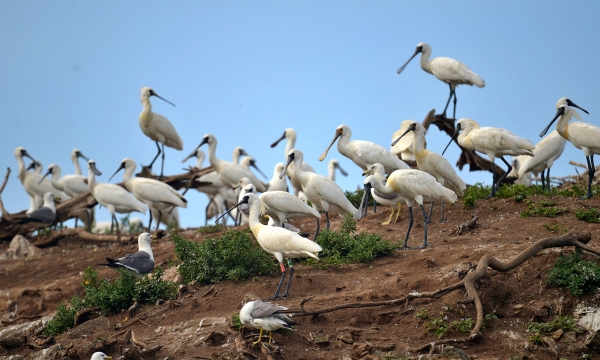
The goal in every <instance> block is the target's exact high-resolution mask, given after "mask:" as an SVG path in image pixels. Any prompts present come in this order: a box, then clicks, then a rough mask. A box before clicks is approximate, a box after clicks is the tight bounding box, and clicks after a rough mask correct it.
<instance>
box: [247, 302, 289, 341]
mask: <svg viewBox="0 0 600 360" xmlns="http://www.w3.org/2000/svg"><path fill="white" fill-rule="evenodd" d="M282 310H287V308H286V307H283V306H279V305H275V304H271V303H270V302H262V301H260V300H254V301H249V302H247V303H246V304H245V305H244V307H242V310H240V321H241V322H242V324H244V325H248V326H253V327H255V328H258V329H260V334H259V335H258V340H256V341H255V342H253V343H252V344H258V343H259V342H261V339H262V334H263V330H266V331H268V332H269V344H270V343H271V342H272V338H273V330H277V329H284V328H285V329H289V330H294V328H293V327H292V326H291V325H293V324H294V323H293V322H292V320H291V319H290V318H289V317H287V316H286V315H285V314H282V313H281V311H282Z"/></svg>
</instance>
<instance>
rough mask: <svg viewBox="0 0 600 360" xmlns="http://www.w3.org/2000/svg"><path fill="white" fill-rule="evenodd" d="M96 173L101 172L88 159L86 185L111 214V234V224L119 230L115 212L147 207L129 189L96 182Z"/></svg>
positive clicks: (140, 210)
mask: <svg viewBox="0 0 600 360" xmlns="http://www.w3.org/2000/svg"><path fill="white" fill-rule="evenodd" d="M96 175H98V176H100V175H102V173H101V172H100V171H99V170H98V169H97V168H96V162H95V161H94V160H88V186H89V187H90V192H91V193H92V196H94V199H96V201H97V202H98V203H99V204H100V205H102V206H104V207H105V208H106V209H107V210H108V212H109V213H110V215H111V217H110V222H111V225H110V233H111V234H112V232H113V224H114V225H116V227H117V231H119V221H118V220H117V217H116V216H115V213H117V212H118V213H130V212H133V211H139V212H141V213H144V214H145V213H146V210H147V209H148V208H147V206H146V204H144V203H143V202H141V201H139V200H138V199H136V198H135V197H134V196H133V195H132V194H131V193H130V192H129V191H127V190H126V189H125V188H123V187H121V186H119V185H115V184H110V183H98V182H96Z"/></svg>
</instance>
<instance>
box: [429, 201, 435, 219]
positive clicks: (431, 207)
mask: <svg viewBox="0 0 600 360" xmlns="http://www.w3.org/2000/svg"><path fill="white" fill-rule="evenodd" d="M433 204H434V202H433V201H432V202H431V206H430V207H429V216H428V218H429V220H431V215H432V214H433Z"/></svg>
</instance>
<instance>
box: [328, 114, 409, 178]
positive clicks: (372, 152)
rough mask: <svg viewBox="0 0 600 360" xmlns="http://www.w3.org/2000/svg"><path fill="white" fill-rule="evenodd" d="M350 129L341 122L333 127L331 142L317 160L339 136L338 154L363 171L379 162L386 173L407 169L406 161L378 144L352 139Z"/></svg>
mask: <svg viewBox="0 0 600 360" xmlns="http://www.w3.org/2000/svg"><path fill="white" fill-rule="evenodd" d="M351 137H352V130H350V127H349V126H348V125H346V124H342V125H340V126H338V127H337V128H336V129H335V136H334V137H333V140H332V141H331V144H329V146H328V147H327V149H325V151H324V152H323V154H322V155H321V157H319V161H323V159H325V157H326V156H327V152H328V151H329V149H330V148H331V147H332V146H333V143H335V141H336V140H337V139H338V138H339V141H338V144H337V149H338V151H339V152H340V154H342V155H344V156H345V157H347V158H348V159H350V160H352V161H353V162H354V163H355V164H356V165H357V166H358V167H360V168H361V169H362V170H363V171H366V170H367V169H368V168H369V166H371V165H373V164H375V163H380V164H381V165H383V167H384V168H385V172H386V174H391V173H392V172H393V171H394V170H398V169H409V168H410V167H409V166H408V165H406V163H405V162H404V161H402V160H400V159H398V158H397V157H396V156H394V155H392V153H391V152H389V151H387V150H386V149H384V148H383V146H381V145H379V144H375V143H374V142H370V141H364V140H352V141H350V138H351Z"/></svg>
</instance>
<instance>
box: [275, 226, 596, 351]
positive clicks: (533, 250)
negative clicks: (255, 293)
mask: <svg viewBox="0 0 600 360" xmlns="http://www.w3.org/2000/svg"><path fill="white" fill-rule="evenodd" d="M591 238H592V234H591V233H590V232H585V231H584V232H578V233H575V232H569V233H567V234H565V235H562V236H558V237H550V238H546V239H542V240H539V241H537V242H535V243H534V244H532V245H531V246H529V247H528V248H527V249H525V250H523V251H522V252H521V253H520V254H518V255H517V256H515V257H514V258H513V259H512V260H510V261H507V262H502V261H500V260H498V259H496V258H495V257H493V256H492V255H490V254H486V255H484V256H483V257H482V258H481V260H479V263H478V264H477V267H476V268H475V270H473V271H472V272H470V273H469V274H467V275H466V276H465V277H464V278H463V279H462V280H461V281H459V282H457V283H456V284H452V285H450V286H447V287H445V288H442V289H439V290H436V291H433V292H423V293H411V294H409V295H407V296H404V297H402V298H399V299H394V300H387V301H375V302H364V303H351V304H342V305H336V306H332V307H328V308H323V309H317V310H312V311H308V310H306V309H305V308H304V305H305V304H306V303H307V302H308V301H310V300H311V299H312V298H314V296H310V297H306V298H304V299H302V300H301V301H300V303H299V305H298V306H299V309H290V310H285V311H282V312H285V313H294V315H295V316H314V315H319V314H324V313H328V312H332V311H336V310H342V309H356V308H363V307H373V306H386V305H387V306H389V305H398V304H407V305H408V303H409V302H410V301H411V300H414V299H422V298H440V297H442V296H444V295H447V294H449V293H451V292H453V291H455V290H458V289H461V288H464V289H465V290H466V292H467V299H466V300H463V301H461V303H474V304H475V310H476V313H477V322H476V323H475V326H474V327H473V330H471V333H470V334H469V336H468V337H465V338H462V339H444V340H439V341H434V342H430V343H428V344H426V345H423V346H421V347H418V348H415V349H411V350H410V351H414V352H420V351H424V350H426V349H428V348H433V347H435V346H436V345H442V344H456V343H466V342H470V341H473V340H475V339H478V338H480V337H481V336H482V335H481V326H482V325H483V319H484V314H483V305H482V303H481V299H480V297H479V294H478V293H477V290H476V289H475V282H477V281H478V280H479V279H481V278H483V277H484V276H485V275H486V274H487V269H488V267H490V268H492V269H493V270H496V271H502V272H507V271H510V270H512V269H514V268H516V267H517V266H519V265H521V264H522V263H524V262H525V261H527V260H528V259H529V258H531V257H532V256H534V255H535V254H537V253H538V252H540V251H541V250H543V249H547V248H553V247H564V246H575V247H577V248H580V249H583V250H586V251H588V252H591V253H593V254H596V255H600V251H599V250H596V249H594V248H592V247H590V246H588V245H587V244H588V243H589V242H590V240H591Z"/></svg>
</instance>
